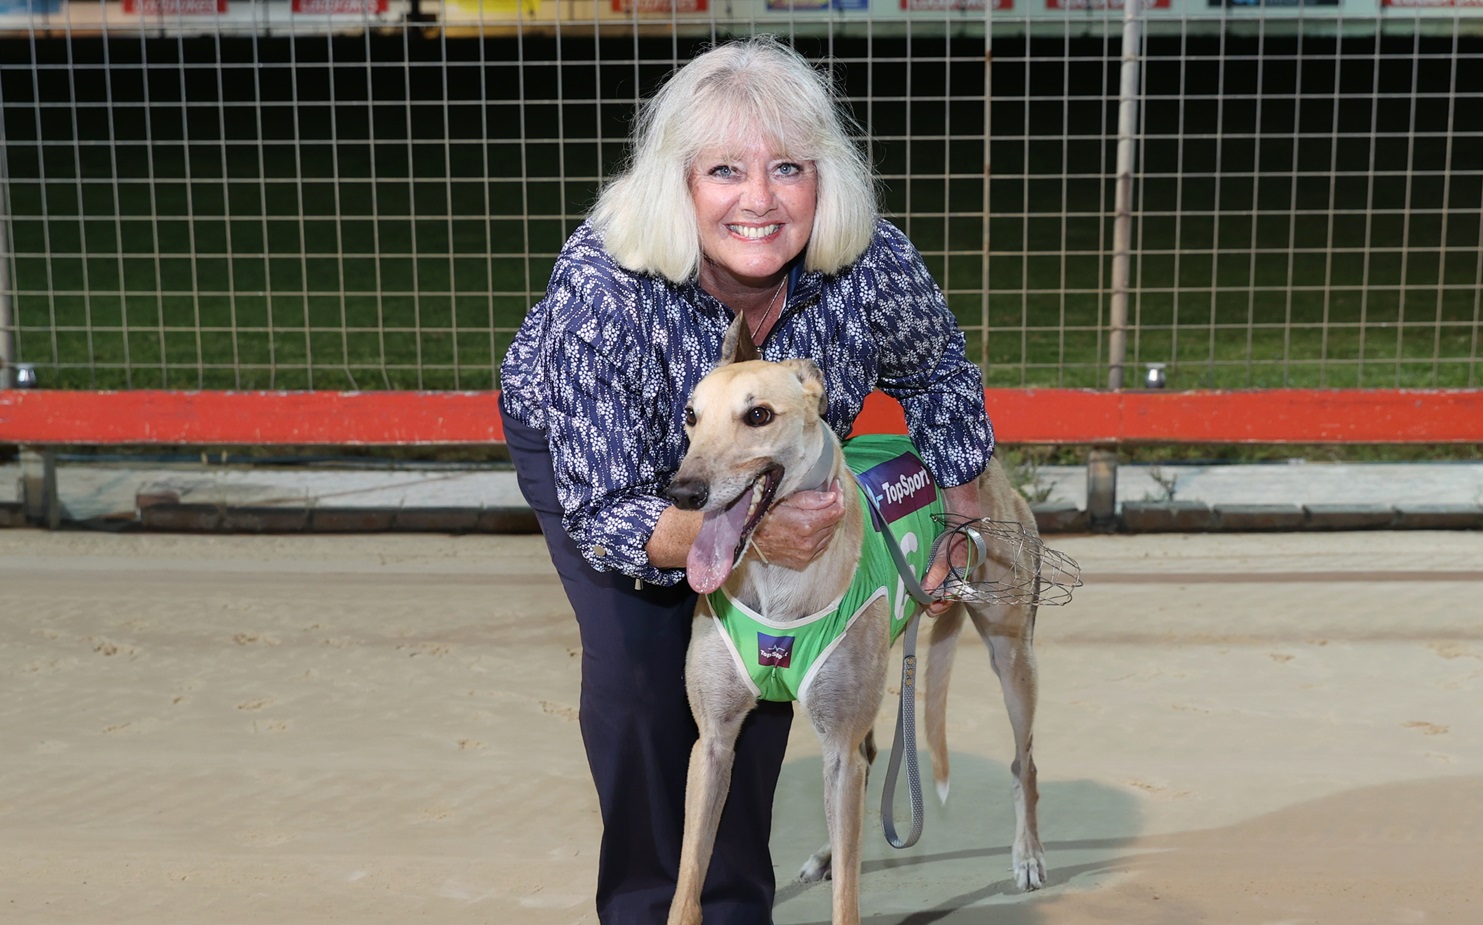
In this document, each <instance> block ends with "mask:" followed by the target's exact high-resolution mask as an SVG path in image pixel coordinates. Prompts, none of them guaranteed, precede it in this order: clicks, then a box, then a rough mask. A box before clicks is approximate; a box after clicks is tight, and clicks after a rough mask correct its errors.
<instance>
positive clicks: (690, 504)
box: [665, 479, 711, 511]
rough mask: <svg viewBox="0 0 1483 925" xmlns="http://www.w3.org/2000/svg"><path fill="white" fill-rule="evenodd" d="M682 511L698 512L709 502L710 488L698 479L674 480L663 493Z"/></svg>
mask: <svg viewBox="0 0 1483 925" xmlns="http://www.w3.org/2000/svg"><path fill="white" fill-rule="evenodd" d="M665 494H667V495H669V500H671V501H673V502H674V503H675V507H678V508H679V509H680V510H682V511H698V510H700V509H701V508H703V507H705V503H706V502H707V501H709V500H710V497H711V489H710V486H709V485H707V484H706V483H705V482H703V481H701V480H700V479H676V480H674V481H673V482H670V483H669V490H668V491H666V492H665Z"/></svg>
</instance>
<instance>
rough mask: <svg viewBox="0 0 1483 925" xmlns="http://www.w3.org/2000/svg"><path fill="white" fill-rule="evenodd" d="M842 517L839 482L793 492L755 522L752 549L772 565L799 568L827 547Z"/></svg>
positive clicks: (842, 509)
mask: <svg viewBox="0 0 1483 925" xmlns="http://www.w3.org/2000/svg"><path fill="white" fill-rule="evenodd" d="M843 519H844V493H843V491H842V490H841V488H840V486H839V482H835V483H834V485H833V486H832V487H830V488H829V490H827V491H800V492H795V493H793V494H791V495H789V496H788V497H786V498H784V499H783V500H781V501H779V502H778V503H777V504H775V505H773V507H772V510H770V511H768V512H767V516H766V517H765V518H763V520H762V523H761V524H759V525H758V526H757V531H756V532H755V533H753V534H752V545H753V546H754V547H755V549H754V550H753V552H754V553H757V554H760V555H761V557H762V558H763V560H764V561H766V562H768V563H770V564H772V565H781V566H783V567H784V568H790V569H794V570H795V571H796V570H801V569H803V568H804V567H806V566H807V565H808V564H809V563H810V562H812V561H814V559H816V558H818V557H819V554H820V553H822V552H823V551H824V550H825V549H827V548H828V546H829V541H830V540H831V539H833V538H834V528H835V527H837V526H838V525H839V522H840V521H841V520H843Z"/></svg>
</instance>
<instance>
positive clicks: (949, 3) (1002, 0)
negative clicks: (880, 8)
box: [901, 0, 1014, 13]
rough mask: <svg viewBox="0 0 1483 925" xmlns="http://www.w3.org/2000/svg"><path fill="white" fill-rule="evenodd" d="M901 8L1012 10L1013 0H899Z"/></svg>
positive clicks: (924, 9)
mask: <svg viewBox="0 0 1483 925" xmlns="http://www.w3.org/2000/svg"><path fill="white" fill-rule="evenodd" d="M901 8H902V9H903V10H911V11H913V12H917V13H920V12H923V11H930V12H934V13H941V12H943V11H944V10H972V11H976V12H983V11H984V10H986V9H987V10H1012V9H1014V0H901Z"/></svg>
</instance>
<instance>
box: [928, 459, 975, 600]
mask: <svg viewBox="0 0 1483 925" xmlns="http://www.w3.org/2000/svg"><path fill="white" fill-rule="evenodd" d="M942 500H943V507H944V509H945V510H944V513H946V514H947V515H948V516H949V519H952V518H953V517H954V516H956V517H969V518H974V519H977V518H979V517H982V516H983V508H982V505H981V504H980V502H979V497H978V479H974V480H973V481H971V482H968V483H967V484H965V485H957V486H954V487H952V488H944V489H943V490H942ZM953 565H956V566H957V567H958V568H964V567H966V566H967V565H968V541H967V540H965V539H963V537H962V536H961V535H958V536H955V537H953V538H952V539H951V540H949V541H948V542H946V543H943V544H942V548H941V549H939V550H938V551H937V558H936V559H933V560H932V565H931V567H929V568H928V569H927V574H926V575H925V576H924V577H923V578H922V590H924V591H928V592H930V591H933V590H934V589H936V588H937V587H938V586H940V585H941V584H942V583H943V582H944V581H946V580H947V577H948V569H949V567H950V566H953ZM954 603H955V602H954V601H933V602H932V603H931V604H928V605H927V607H926V611H927V615H928V616H929V617H935V616H937V615H938V614H940V613H945V612H946V611H947V609H948V608H949V607H951V606H953V604H954Z"/></svg>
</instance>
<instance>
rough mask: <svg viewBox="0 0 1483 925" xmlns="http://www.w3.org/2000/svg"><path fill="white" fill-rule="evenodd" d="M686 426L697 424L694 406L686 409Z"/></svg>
mask: <svg viewBox="0 0 1483 925" xmlns="http://www.w3.org/2000/svg"><path fill="white" fill-rule="evenodd" d="M685 426H686V427H694V426H695V409H694V408H686V409H685Z"/></svg>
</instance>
